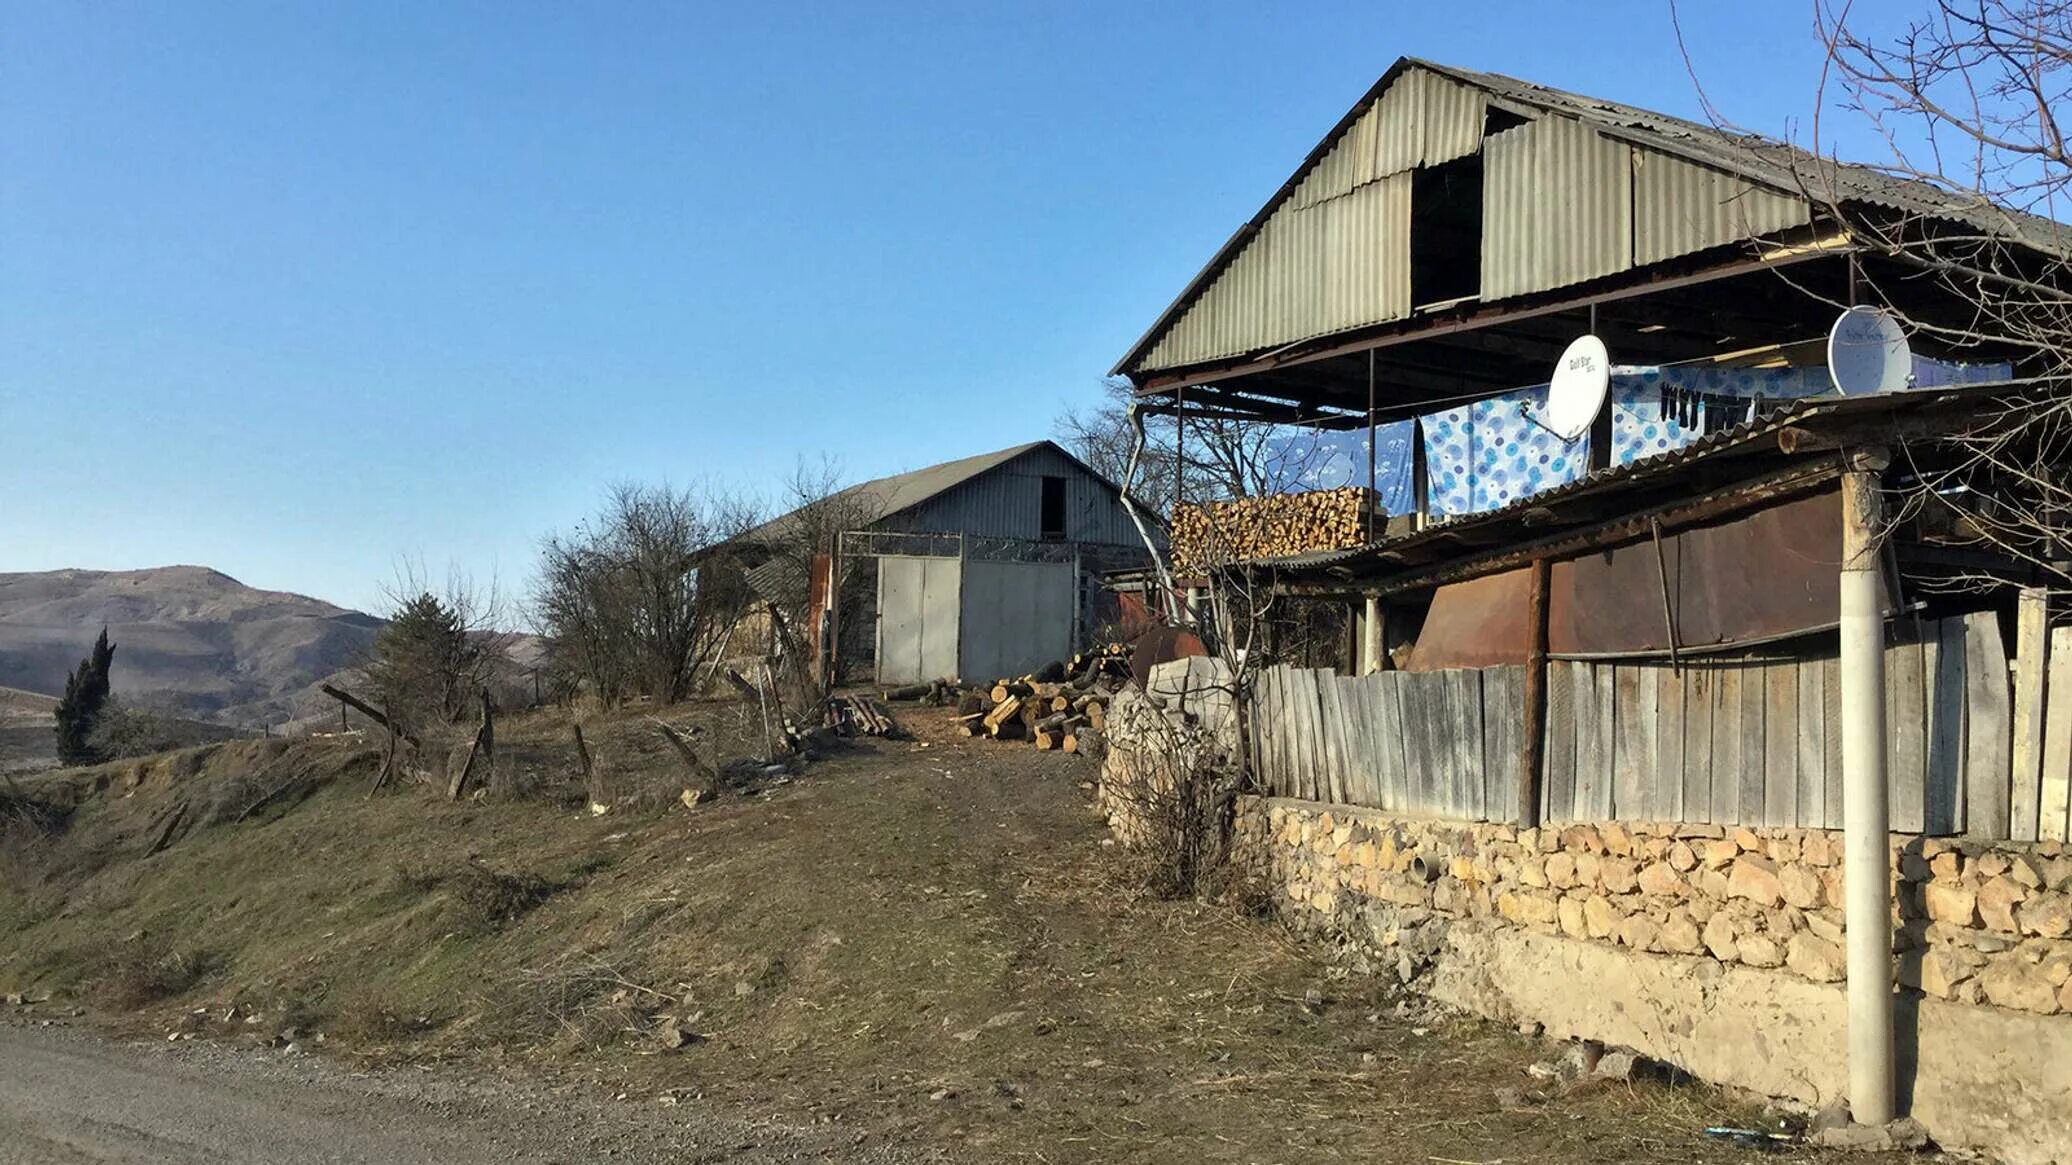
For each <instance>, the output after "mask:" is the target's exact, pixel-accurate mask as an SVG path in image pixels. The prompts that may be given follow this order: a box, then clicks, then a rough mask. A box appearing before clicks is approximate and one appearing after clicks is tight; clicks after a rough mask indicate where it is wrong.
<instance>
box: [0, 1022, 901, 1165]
mask: <svg viewBox="0 0 2072 1165" xmlns="http://www.w3.org/2000/svg"><path fill="white" fill-rule="evenodd" d="M857 1141H858V1139H857V1137H856V1135H855V1134H853V1133H849V1132H846V1131H844V1130H842V1129H841V1128H840V1127H839V1126H835V1127H831V1128H799V1127H791V1126H782V1125H774V1124H770V1123H766V1122H758V1121H755V1120H750V1119H744V1118H743V1117H742V1116H741V1115H739V1114H732V1113H716V1112H713V1111H710V1109H709V1108H708V1107H707V1106H706V1105H705V1104H704V1103H703V1102H699V1101H694V1100H686V1101H684V1102H683V1103H681V1104H677V1105H674V1106H664V1105H663V1104H660V1103H658V1102H657V1101H656V1099H655V1098H653V1097H647V1098H644V1099H641V1100H638V1101H635V1100H625V1101H611V1100H604V1099H600V1098H599V1097H597V1096H596V1095H594V1094H593V1093H592V1092H591V1091H590V1090H589V1089H587V1088H585V1087H577V1086H568V1085H561V1086H555V1085H550V1084H549V1083H547V1082H546V1081H543V1080H536V1079H524V1078H519V1079H513V1078H510V1077H507V1076H503V1075H493V1074H489V1073H484V1072H480V1071H472V1070H467V1069H447V1068H439V1069H436V1070H424V1069H418V1068H399V1069H388V1070H383V1071H379V1072H372V1073H366V1072H355V1071H352V1070H350V1069H349V1068H346V1067H344V1066H342V1065H339V1064H335V1063H332V1062H329V1061H326V1060H322V1059H318V1058H314V1057H309V1056H289V1055H284V1054H282V1053H280V1052H266V1051H255V1050H248V1049H239V1048H231V1047H223V1046H215V1045H209V1044H204V1043H200V1042H182V1043H179V1044H164V1043H123V1042H115V1041H111V1040H108V1039H104V1038H102V1037H99V1036H96V1035H94V1034H92V1033H90V1032H87V1031H85V1030H84V1029H77V1028H66V1027H48V1028H46V1027H29V1026H14V1025H8V1024H0V1165H83V1163H86V1162H94V1163H101V1162H123V1163H125V1165H131V1163H135V1165H145V1163H149V1165H159V1163H162V1162H163V1163H175V1165H259V1163H262V1162H263V1163H266V1165H276V1163H279V1165H290V1163H292V1165H347V1163H355V1165H356V1163H360V1162H367V1163H370V1165H371V1163H380V1165H415V1163H419V1162H423V1163H427V1165H430V1163H433V1162H436V1163H438V1165H489V1163H491V1162H496V1163H498V1165H511V1163H520V1165H534V1163H537V1165H549V1163H558V1165H576V1163H578V1162H581V1163H584V1165H588V1163H590V1162H596V1161H604V1160H608V1161H612V1162H627V1163H630V1165H648V1163H658V1162H671V1163H691V1162H700V1163H704V1162H711V1163H722V1162H723V1163H726V1165H751V1163H753V1165H762V1163H766V1162H780V1161H863V1162H881V1163H885V1165H898V1163H903V1162H919V1161H931V1160H935V1158H933V1157H932V1156H930V1155H922V1154H911V1153H904V1152H899V1151H887V1150H880V1149H876V1148H874V1147H871V1146H868V1145H861V1144H858V1143H857Z"/></svg>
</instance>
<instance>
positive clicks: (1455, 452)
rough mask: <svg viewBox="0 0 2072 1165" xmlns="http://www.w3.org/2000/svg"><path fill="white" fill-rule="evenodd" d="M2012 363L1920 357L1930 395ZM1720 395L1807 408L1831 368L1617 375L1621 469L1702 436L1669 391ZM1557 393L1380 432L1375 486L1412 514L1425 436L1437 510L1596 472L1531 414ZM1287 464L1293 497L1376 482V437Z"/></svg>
mask: <svg viewBox="0 0 2072 1165" xmlns="http://www.w3.org/2000/svg"><path fill="white" fill-rule="evenodd" d="M2011 374H2012V370H2011V369H2010V368H2009V367H2008V366H2007V365H2005V364H1970V365H1966V364H1948V363H1944V362H1942V361H1937V360H1930V359H1928V358H1926V357H1916V358H1915V360H1914V384H1915V386H1916V387H1920V388H1929V387H1939V386H1942V385H1949V384H1974V383H1983V382H1986V381H1992V380H2005V379H2007V377H2008V376H2010V375H2011ZM1676 390H1680V391H1683V392H1695V393H1704V394H1707V395H1709V396H1715V397H1739V398H1760V399H1761V400H1796V399H1799V398H1802V397H1809V396H1820V395H1822V394H1824V393H1827V392H1829V391H1831V390H1832V386H1831V385H1830V384H1829V381H1828V378H1827V369H1826V368H1825V367H1811V368H1710V367H1705V368H1700V367H1672V368H1657V367H1651V366H1634V365H1619V366H1617V367H1615V368H1614V369H1613V371H1612V387H1611V401H1612V461H1613V463H1614V464H1617V465H1628V464H1631V463H1633V462H1635V461H1638V460H1640V459H1641V458H1643V457H1653V456H1656V455H1658V454H1662V453H1669V452H1672V451H1674V450H1677V449H1681V448H1683V447H1684V446H1686V445H1689V444H1690V443H1692V442H1693V441H1696V440H1697V439H1698V438H1699V437H1700V436H1701V435H1702V433H1701V432H1700V431H1698V430H1697V429H1696V428H1686V427H1684V426H1682V425H1680V424H1678V423H1677V421H1676V419H1675V417H1673V416H1665V415H1664V412H1663V408H1662V397H1663V394H1664V392H1665V391H1676ZM1546 397H1547V386H1546V385H1544V384H1540V385H1534V386H1533V387H1531V388H1521V389H1517V390H1515V391H1513V392H1508V393H1505V394H1504V395H1502V396H1499V397H1494V398H1492V399H1489V400H1481V401H1476V402H1474V403H1472V404H1465V405H1461V406H1459V407H1457V408H1451V409H1445V410H1442V411H1440V412H1435V413H1427V414H1425V415H1424V416H1422V417H1419V418H1418V419H1417V420H1416V421H1396V422H1392V423H1390V424H1386V425H1380V426H1377V427H1376V429H1375V479H1376V486H1377V488H1378V489H1379V491H1380V494H1381V504H1382V508H1383V509H1384V510H1386V511H1387V512H1388V513H1391V514H1403V513H1409V512H1410V511H1411V510H1412V509H1414V508H1415V507H1416V504H1417V499H1416V497H1415V494H1414V493H1413V489H1412V484H1411V449H1412V445H1411V443H1412V442H1413V441H1415V440H1417V439H1418V433H1419V432H1420V431H1422V434H1423V439H1424V450H1425V465H1426V469H1427V472H1428V475H1429V478H1430V487H1431V512H1432V513H1434V514H1439V515H1447V516H1454V515H1460V514H1476V513H1481V512H1483V511H1485V510H1493V509H1496V508H1497V507H1499V506H1504V505H1508V504H1510V503H1511V502H1514V501H1516V500H1518V499H1519V498H1522V497H1530V496H1531V495H1533V494H1535V493H1538V492H1540V491H1542V490H1546V489H1551V488H1553V487H1554V486H1557V485H1562V484H1565V483H1567V482H1571V481H1574V480H1576V479H1577V478H1580V477H1582V476H1583V475H1584V474H1585V473H1588V472H1589V468H1590V439H1589V437H1587V436H1585V437H1582V438H1580V439H1578V440H1576V441H1573V442H1564V441H1562V440H1561V438H1559V437H1557V436H1555V435H1554V434H1553V433H1551V432H1549V431H1548V430H1546V429H1544V428H1542V427H1541V426H1539V425H1537V424H1535V423H1533V421H1532V420H1531V419H1530V417H1529V416H1528V411H1530V412H1533V413H1536V412H1538V411H1539V410H1540V409H1542V408H1544V407H1545V405H1546ZM1285 448H1286V450H1287V452H1286V453H1285V455H1284V459H1285V461H1286V462H1287V465H1288V468H1289V472H1288V473H1287V474H1286V475H1285V476H1286V477H1287V478H1288V479H1289V487H1288V488H1290V489H1305V490H1308V489H1331V488H1334V487H1336V486H1344V485H1365V484H1367V433H1366V430H1364V429H1355V430H1352V431H1349V432H1340V433H1316V434H1311V433H1306V432H1305V433H1299V434H1292V435H1290V437H1289V438H1288V439H1287V443H1286V446H1285Z"/></svg>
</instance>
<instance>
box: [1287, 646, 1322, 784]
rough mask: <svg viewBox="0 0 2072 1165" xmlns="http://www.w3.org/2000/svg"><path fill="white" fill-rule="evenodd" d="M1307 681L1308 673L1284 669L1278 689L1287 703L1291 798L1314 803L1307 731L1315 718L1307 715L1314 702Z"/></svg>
mask: <svg viewBox="0 0 2072 1165" xmlns="http://www.w3.org/2000/svg"><path fill="white" fill-rule="evenodd" d="M1308 680H1309V677H1308V674H1307V673H1306V672H1305V671H1303V669H1301V668H1292V667H1291V668H1285V669H1283V670H1282V672H1281V687H1282V691H1283V692H1285V693H1286V695H1287V702H1288V746H1289V747H1288V753H1289V758H1288V759H1289V762H1290V775H1291V777H1292V778H1293V784H1294V788H1295V795H1296V796H1297V797H1300V798H1302V799H1303V800H1305V801H1314V800H1317V785H1316V753H1315V750H1314V749H1312V748H1311V747H1310V746H1311V743H1312V738H1311V736H1310V730H1311V727H1312V721H1314V719H1315V717H1314V716H1313V715H1312V714H1311V709H1312V706H1313V705H1314V703H1315V701H1314V700H1313V699H1311V698H1310V694H1309V682H1308Z"/></svg>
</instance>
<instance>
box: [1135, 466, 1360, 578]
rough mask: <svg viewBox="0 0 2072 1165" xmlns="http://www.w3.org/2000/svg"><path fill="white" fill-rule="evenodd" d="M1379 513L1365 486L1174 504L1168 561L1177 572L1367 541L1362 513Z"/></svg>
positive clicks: (1185, 572) (1183, 572)
mask: <svg viewBox="0 0 2072 1165" xmlns="http://www.w3.org/2000/svg"><path fill="white" fill-rule="evenodd" d="M1370 514H1371V515H1372V516H1373V518H1374V521H1375V524H1376V526H1377V528H1378V526H1379V524H1380V522H1381V521H1382V518H1383V515H1382V513H1381V510H1380V508H1379V503H1378V502H1377V500H1376V497H1375V494H1374V492H1373V491H1372V490H1369V489H1367V488H1366V487H1365V486H1345V487H1342V488H1339V489H1323V490H1313V491H1311V492H1309V493H1294V494H1274V495H1271V496H1268V497H1259V498H1239V499H1237V500H1235V501H1227V502H1208V503H1205V504H1202V505H1188V506H1180V507H1178V508H1177V509H1175V510H1174V511H1173V530H1172V546H1173V566H1174V568H1175V569H1176V570H1178V571H1179V572H1181V573H1182V574H1198V573H1200V572H1202V571H1205V570H1207V569H1209V568H1211V567H1215V566H1221V565H1225V564H1228V563H1234V562H1248V561H1251V560H1254V559H1261V558H1281V557H1284V556H1286V555H1290V554H1304V553H1307V552H1309V551H1313V550H1344V549H1346V548H1348V547H1353V546H1360V545H1364V544H1365V543H1366V541H1367V525H1368V517H1369V515H1370Z"/></svg>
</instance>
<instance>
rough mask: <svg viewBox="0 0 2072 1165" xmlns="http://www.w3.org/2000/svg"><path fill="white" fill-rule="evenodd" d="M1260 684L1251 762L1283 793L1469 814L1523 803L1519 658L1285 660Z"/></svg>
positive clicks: (1480, 815) (1499, 815) (1486, 814)
mask: <svg viewBox="0 0 2072 1165" xmlns="http://www.w3.org/2000/svg"><path fill="white" fill-rule="evenodd" d="M1257 684H1258V687H1257V691H1256V693H1255V698H1254V702H1253V716H1252V763H1253V770H1254V771H1255V772H1257V773H1259V774H1261V775H1262V777H1263V778H1264V780H1265V781H1266V784H1267V787H1268V788H1270V789H1272V790H1273V791H1275V792H1276V793H1279V794H1281V795H1283V796H1289V797H1304V798H1307V799H1309V800H1312V801H1329V802H1333V803H1337V804H1343V805H1365V806H1369V807H1371V808H1375V809H1385V810H1389V811H1391V812H1396V813H1416V814H1424V815H1429V816H1436V817H1460V818H1467V819H1470V820H1505V819H1508V818H1510V817H1511V816H1512V815H1513V814H1514V812H1515V810H1516V808H1517V804H1518V765H1519V761H1518V753H1519V748H1520V740H1521V737H1520V733H1521V732H1522V731H1523V728H1524V724H1525V669H1524V668H1521V667H1492V668H1480V669H1464V670H1459V671H1431V672H1381V673H1378V674H1375V675H1367V676H1341V675H1336V674H1334V673H1332V672H1331V671H1329V670H1315V669H1309V668H1291V667H1281V668H1272V669H1270V670H1267V671H1265V672H1262V673H1261V674H1260V675H1259V677H1258V680H1257Z"/></svg>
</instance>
